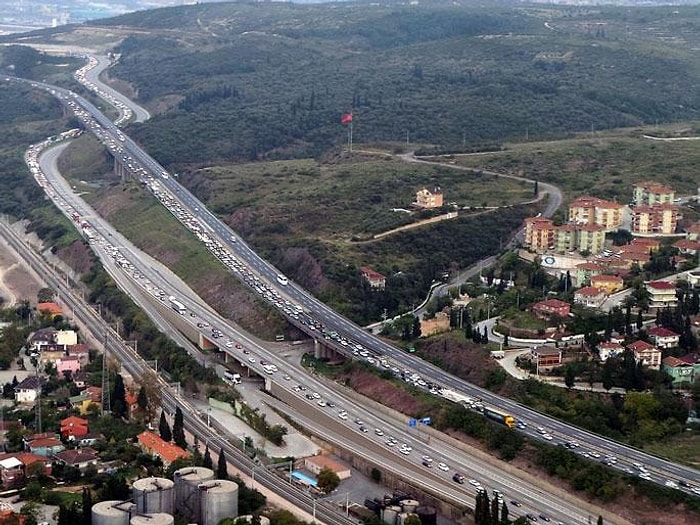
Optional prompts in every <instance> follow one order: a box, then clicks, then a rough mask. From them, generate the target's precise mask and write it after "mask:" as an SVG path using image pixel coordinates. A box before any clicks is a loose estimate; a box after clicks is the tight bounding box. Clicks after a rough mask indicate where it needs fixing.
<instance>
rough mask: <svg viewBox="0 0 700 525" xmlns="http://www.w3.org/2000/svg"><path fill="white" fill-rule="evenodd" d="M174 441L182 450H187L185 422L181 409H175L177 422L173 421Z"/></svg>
mask: <svg viewBox="0 0 700 525" xmlns="http://www.w3.org/2000/svg"><path fill="white" fill-rule="evenodd" d="M173 441H174V442H175V444H176V445H177V446H178V447H180V448H181V449H183V450H186V449H187V440H186V439H185V421H184V418H183V416H182V410H181V409H180V407H177V408H176V409H175V421H173Z"/></svg>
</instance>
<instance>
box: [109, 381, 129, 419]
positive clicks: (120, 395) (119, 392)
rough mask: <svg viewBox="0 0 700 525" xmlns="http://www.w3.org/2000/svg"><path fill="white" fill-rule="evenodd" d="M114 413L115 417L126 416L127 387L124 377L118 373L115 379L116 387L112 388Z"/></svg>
mask: <svg viewBox="0 0 700 525" xmlns="http://www.w3.org/2000/svg"><path fill="white" fill-rule="evenodd" d="M112 414H114V416H115V417H124V416H126V389H125V388H124V378H123V377H122V376H121V374H117V377H116V378H115V379H114V389H113V390H112Z"/></svg>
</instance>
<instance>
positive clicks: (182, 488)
mask: <svg viewBox="0 0 700 525" xmlns="http://www.w3.org/2000/svg"><path fill="white" fill-rule="evenodd" d="M173 479H174V480H175V510H177V511H178V512H179V513H180V514H182V515H183V516H184V517H185V518H186V519H187V520H189V521H190V522H192V523H199V519H200V514H201V511H200V509H201V505H200V500H199V497H200V496H199V489H198V488H197V487H198V486H199V485H200V484H202V483H205V482H207V481H210V480H212V479H214V471H213V470H212V469H210V468H205V467H185V468H181V469H179V470H176V471H175V474H174V477H173Z"/></svg>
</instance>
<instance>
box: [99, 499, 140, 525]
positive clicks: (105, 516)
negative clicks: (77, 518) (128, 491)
mask: <svg viewBox="0 0 700 525" xmlns="http://www.w3.org/2000/svg"><path fill="white" fill-rule="evenodd" d="M133 508H134V504H133V503H128V502H124V501H114V500H110V501H101V502H99V503H95V504H94V505H93V506H92V523H93V525H129V520H130V518H131V511H132V510H133Z"/></svg>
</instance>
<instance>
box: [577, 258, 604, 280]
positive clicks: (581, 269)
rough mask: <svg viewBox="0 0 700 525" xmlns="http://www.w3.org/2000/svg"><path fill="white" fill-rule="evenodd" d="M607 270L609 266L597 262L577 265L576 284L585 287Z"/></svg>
mask: <svg viewBox="0 0 700 525" xmlns="http://www.w3.org/2000/svg"><path fill="white" fill-rule="evenodd" d="M606 270H607V266H606V265H603V264H602V263H599V262H595V261H587V262H584V263H581V264H577V265H576V284H577V285H578V286H584V285H587V284H590V282H591V277H593V276H594V275H600V274H601V273H603V272H604V271H606Z"/></svg>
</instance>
